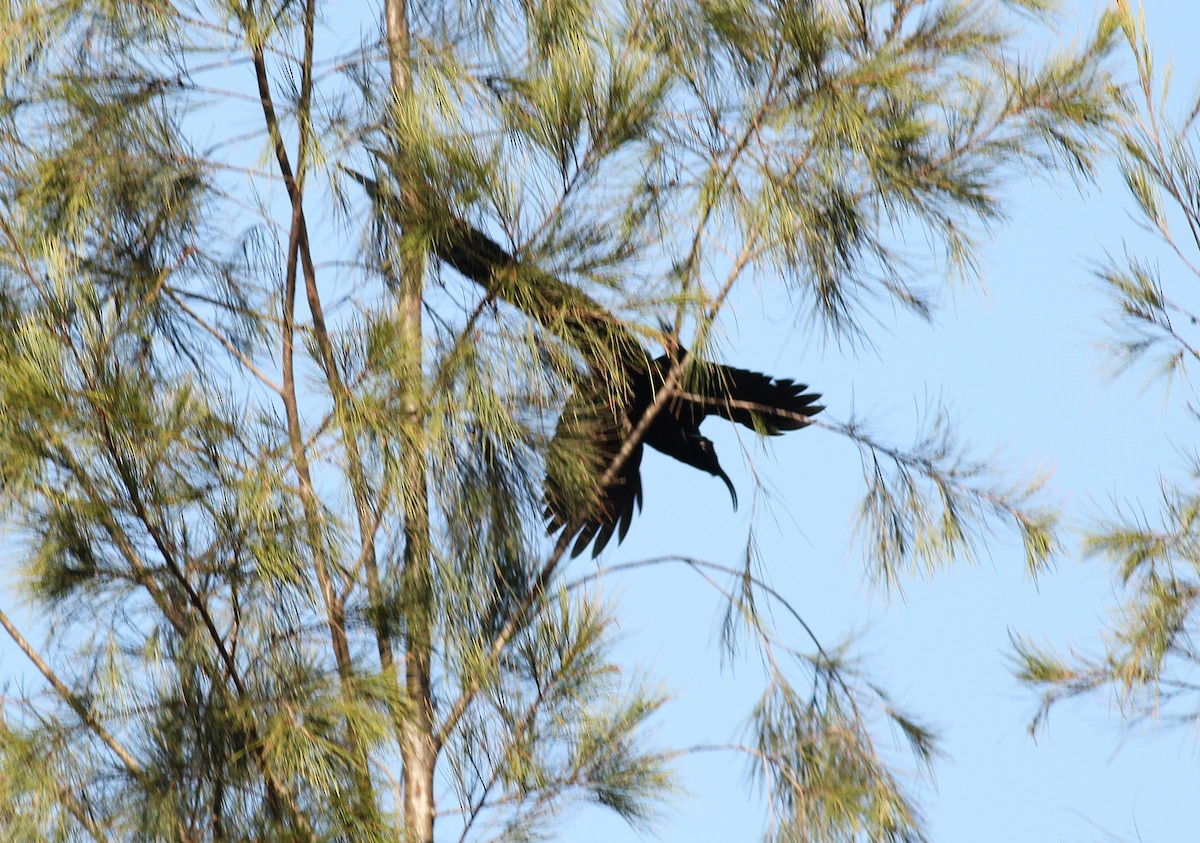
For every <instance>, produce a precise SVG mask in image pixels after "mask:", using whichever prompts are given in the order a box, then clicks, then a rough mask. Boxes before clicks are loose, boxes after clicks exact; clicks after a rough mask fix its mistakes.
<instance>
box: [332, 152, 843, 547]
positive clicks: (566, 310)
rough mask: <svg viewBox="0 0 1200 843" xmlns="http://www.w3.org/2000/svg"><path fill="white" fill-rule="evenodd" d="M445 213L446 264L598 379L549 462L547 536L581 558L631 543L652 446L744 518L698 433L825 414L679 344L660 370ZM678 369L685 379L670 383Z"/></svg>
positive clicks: (800, 421)
mask: <svg viewBox="0 0 1200 843" xmlns="http://www.w3.org/2000/svg"><path fill="white" fill-rule="evenodd" d="M342 169H343V170H345V172H346V173H347V174H348V175H349V176H350V177H351V178H352V179H354V180H355V181H357V182H358V183H359V184H361V185H362V186H363V187H364V188H365V189H366V190H367V193H368V194H369V195H370V196H371V197H372V198H373V199H374V200H376V201H379V202H382V203H384V204H385V205H386V204H389V203H392V204H393V205H394V204H395V202H396V199H395V197H392V196H390V195H389V194H387V193H386V191H382V190H381V189H380V184H379V183H378V182H377V181H376V180H375V179H373V178H371V177H369V176H366V175H363V174H362V173H359V172H357V171H355V170H352V169H349V168H347V167H343V168H342ZM440 210H441V212H440V213H439V214H437V215H435V217H434V218H433V219H434V220H435V222H436V223H437V225H436V226H434V227H433V230H434V232H435V234H436V236H435V237H433V239H432V242H431V245H432V247H433V251H434V253H435V254H436V255H437V256H438V258H439V259H441V260H442V261H444V262H445V263H447V264H449V265H450V266H452V267H454V268H455V270H457V271H458V272H459V273H461V274H462V275H463V276H464V277H466V278H469V279H471V280H472V281H474V282H475V283H476V284H478V285H479V286H480V287H481V288H483V289H484V290H486V291H487V292H488V293H489V295H491V296H493V297H495V298H497V299H500V300H503V301H507V302H509V303H511V304H513V305H514V306H516V307H517V308H519V309H520V310H522V311H523V312H524V313H525V314H526V316H528V317H529V318H530V319H532V320H533V321H535V322H537V323H538V324H540V325H541V326H542V327H543V328H544V329H545V330H547V331H548V332H550V333H553V334H555V335H557V336H559V337H560V338H561V339H563V340H565V341H567V342H568V343H570V344H571V345H572V346H574V347H575V350H576V351H578V352H579V354H580V356H581V357H582V358H583V361H584V363H585V364H586V365H587V367H588V370H589V375H588V376H587V377H586V378H584V379H583V380H582V381H581V382H580V383H578V384H576V386H575V390H574V392H573V393H572V394H571V396H570V397H569V398H568V399H567V402H566V405H565V406H564V407H563V411H562V415H561V416H560V417H559V420H558V426H557V428H556V430H555V433H554V438H553V439H552V440H551V442H550V447H549V449H548V451H547V454H546V482H545V491H544V497H545V504H546V506H545V510H544V516H545V519H546V522H547V530H548V532H549V533H550V534H551V535H554V534H556V533H558V532H560V531H562V532H563V533H564V534H565V535H566V540H567V541H573V546H572V548H571V556H578V555H579V554H581V553H583V551H584V550H586V549H587V546H588V545H589V544H591V543H592V542H593V540H594V541H595V544H594V546H593V548H592V555H593V556H595V555H596V554H598V553H599V552H600V551H601V550H603V549H604V547H605V546H606V545H607V544H608V542H609V541H610V540H611V539H612V537H613V534H614V533H616V534H617V541H620V540H621V539H623V538H625V534H626V533H627V532H628V531H629V525H630V523H631V522H632V521H633V513H634V510H635V509H640V508H641V505H642V477H641V462H642V450H643V447H644V446H645V445H649V446H650V447H651V448H654V449H655V450H657V451H661V452H662V453H664V454H666V455H667V456H669V457H673V458H675V459H677V460H679V461H680V462H682V463H686V464H687V465H690V466H693V467H695V468H698V469H700V470H701V471H705V472H707V473H709V474H711V475H713V476H715V477H719V478H721V480H722V481H723V482H724V483H725V485H726V486H727V487H728V488H729V494H730V497H732V498H733V505H734V508H735V509H736V508H737V490H736V489H734V487H733V483H732V481H730V479H729V476H728V475H727V474H726V473H725V471H724V470H723V469H722V468H721V463H720V461H719V460H718V459H717V454H716V452H715V451H714V450H713V444H712V442H711V441H710V440H709V439H707V438H706V437H704V436H703V435H702V434H701V433H700V424H701V423H702V422H703V421H704V420H705V419H706V418H708V417H709V416H720V417H721V418H723V419H728V420H729V421H732V422H737V423H738V424H741V425H744V426H746V427H748V428H750V429H752V430H755V431H757V432H759V433H762V434H766V435H777V434H779V433H782V432H783V431H785V430H798V429H800V428H802V427H806V426H807V425H808V424H810V423H811V421H812V417H813V416H815V415H816V414H817V413H819V412H821V410H823V409H825V408H824V407H822V406H821V405H820V404H818V403H816V402H817V400H818V399H819V398H820V397H821V396H820V395H819V394H817V393H813V392H807V391H806V390H807V389H808V387H807V386H805V385H804V384H798V383H795V382H794V381H791V380H787V379H783V378H772V377H769V376H767V375H762V374H759V373H757V372H750V371H747V370H746V369H737V368H734V367H732V366H723V365H721V364H719V363H710V362H705V361H703V360H699V359H694V358H692V359H689V355H688V353H687V351H686V350H685V349H683V348H682V347H681V346H679V345H678V344H677V343H675V342H671V341H669V342H668V343H667V345H668V348H667V353H666V354H664V355H662V356H660V357H656V358H653V359H652V358H651V357H650V355H649V354H648V353H647V352H646V351H645V349H644V348H643V346H642V344H641V342H640V341H639V340H638V339H637V337H636V336H635V335H634V334H633V333H632V332H631V331H629V329H628V328H627V327H626V326H625V325H623V324H622V323H621V321H620V320H619V319H617V318H616V317H615V316H614V315H613V314H612V313H610V312H609V311H608V310H607V309H606V308H604V306H603V305H601V304H600V303H599V302H598V301H596V300H594V299H593V298H591V297H590V296H588V295H587V293H585V292H584V291H583V290H581V289H579V288H578V287H576V286H574V285H572V284H568V283H566V282H564V281H562V280H561V279H559V278H557V277H555V276H554V275H553V274H551V273H549V272H546V271H544V270H542V269H541V268H540V267H538V266H536V265H535V264H533V263H531V262H530V261H527V260H523V259H519V258H517V257H516V256H514V255H513V254H512V253H510V252H509V251H508V250H506V249H505V248H504V247H503V246H501V245H500V244H499V243H497V242H496V241H495V240H493V239H492V238H491V237H489V236H488V235H487V234H486V233H485V232H483V231H481V230H480V229H478V228H476V227H475V226H474V225H472V224H471V223H469V222H468V221H466V220H464V219H462V218H460V217H458V216H456V215H455V214H454V213H453V212H452V211H451V209H450V208H449V207H445V208H442V209H440ZM664 333H666V332H664ZM677 368H679V369H680V371H679V372H678V373H676V374H677V375H678V376H677V377H672V373H673V372H674V370H676V369H677ZM669 381H670V385H668V382H669ZM664 388H667V389H669V390H670V392H671V394H670V395H668V396H667V397H666V398H665V401H664V402H663V404H662V406H661V407H659V408H658V409H657V411H656V413H655V415H654V417H653V418H652V419H651V421H650V422H649V424H648V425H647V427H646V429H645V430H644V431H642V432H641V438H640V440H639V441H636V442H635V444H634V445H633V446H632V448H631V449H630V450H629V453H628V455H627V457H626V458H625V460H624V461H623V462H622V463H621V464H620V466H619V467H618V468H617V470H616V471H615V472H613V476H612V477H611V478H609V479H607V481H606V482H605V483H604V484H603V488H601V487H600V481H601V480H604V479H605V475H606V474H608V473H609V467H610V466H611V465H612V464H613V463H614V461H615V460H616V459H617V457H618V456H619V455H620V454H621V452H622V450H623V449H625V447H626V443H627V442H629V441H630V439H631V438H632V437H634V433H635V431H636V430H637V428H638V427H639V423H640V422H641V420H642V418H643V417H644V416H645V414H646V413H647V411H649V410H650V409H651V408H652V407H653V406H654V405H655V403H656V400H657V396H658V393H659V392H660V391H661V390H662V389H664Z"/></svg>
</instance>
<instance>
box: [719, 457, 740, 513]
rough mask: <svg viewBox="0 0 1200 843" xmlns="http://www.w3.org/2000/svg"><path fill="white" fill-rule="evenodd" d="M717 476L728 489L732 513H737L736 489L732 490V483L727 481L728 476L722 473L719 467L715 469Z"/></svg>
mask: <svg viewBox="0 0 1200 843" xmlns="http://www.w3.org/2000/svg"><path fill="white" fill-rule="evenodd" d="M717 476H718V477H720V478H721V479H722V480H724V481H725V485H726V487H728V489H729V497H731V498H733V509H734V512H736V511H737V489H735V488H733V481H732V480H730V479H729V475H728V474H726V473H725V472H724V471H722V470H721V468H720V467H719V466H718V467H717Z"/></svg>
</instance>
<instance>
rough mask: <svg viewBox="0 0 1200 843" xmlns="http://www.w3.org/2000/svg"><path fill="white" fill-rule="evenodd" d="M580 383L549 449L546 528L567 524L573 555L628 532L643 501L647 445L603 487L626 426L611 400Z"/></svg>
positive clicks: (551, 530) (554, 530) (552, 530)
mask: <svg viewBox="0 0 1200 843" xmlns="http://www.w3.org/2000/svg"><path fill="white" fill-rule="evenodd" d="M591 391H592V390H589V389H588V385H587V384H583V385H581V386H580V387H579V388H578V389H577V390H576V391H575V393H573V394H572V395H571V397H570V398H569V399H568V400H567V403H566V406H564V407H563V412H562V415H561V416H560V417H559V420H558V427H557V428H556V429H555V431H554V438H553V439H552V440H551V441H550V447H549V450H548V451H547V453H546V487H545V499H546V509H545V512H544V515H545V518H546V532H547V533H548V534H550V535H554V534H555V533H557V532H558V531H560V530H565V531H566V533H567V538H568V539H569V540H574V545H573V546H572V548H571V556H578V555H579V554H581V553H583V551H584V550H585V549H586V548H587V546H588V544H589V543H591V542H592V540H593V539H595V545H594V546H593V548H592V555H593V556H596V555H597V554H599V553H600V551H601V550H603V549H604V547H605V545H607V544H608V542H609V540H610V539H611V538H612V536H613V533H617V536H618V538H617V540H618V541H620V540H621V539H624V538H625V534H626V533H627V532H629V525H630V524H631V523H632V521H633V513H634V511H635V510H640V509H641V507H642V476H641V463H642V446H641V445H640V444H639V445H638V446H637V447H636V448H634V449H633V452H632V453H630V455H629V458H628V459H627V460H625V462H624V463H623V464H622V465H621V468H620V469H619V470H618V471H617V474H616V475H615V476H614V477H613V479H612V481H611V482H610V483H608V484H607V485H605V486H604V487H603V488H599V487H598V486H597V481H598V480H599V479H600V478H601V477H602V476H603V475H604V473H605V472H606V471H607V470H608V467H609V466H610V465H611V464H612V462H613V460H614V459H616V457H617V454H618V453H620V450H621V444H622V442H623V441H624V440H623V436H622V427H621V424H620V421H619V419H618V418H617V416H616V415H615V414H614V413H613V412H612V409H611V407H610V405H609V404H607V403H606V402H605V401H604V400H602V399H601V398H600V397H599V396H594V395H590V394H588V393H589V392H591Z"/></svg>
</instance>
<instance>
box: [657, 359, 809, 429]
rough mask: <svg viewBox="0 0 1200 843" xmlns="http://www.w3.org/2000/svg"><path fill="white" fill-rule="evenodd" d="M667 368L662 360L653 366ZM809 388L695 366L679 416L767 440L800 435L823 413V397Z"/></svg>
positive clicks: (742, 372)
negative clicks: (719, 422)
mask: <svg viewBox="0 0 1200 843" xmlns="http://www.w3.org/2000/svg"><path fill="white" fill-rule="evenodd" d="M655 362H656V363H658V364H659V365H660V366H666V367H669V366H670V359H669V358H667V357H666V356H664V357H660V358H659V359H658V360H657V361H655ZM807 389H808V386H807V384H802V383H796V382H795V381H793V380H791V379H790V378H772V377H770V376H768V375H763V374H759V373H758V372H751V371H749V370H747V369H738V368H735V367H733V366H723V365H721V364H720V363H708V362H705V361H702V360H697V361H695V363H694V364H693V365H692V368H691V371H689V372H688V373H687V378H686V380H685V382H684V387H683V398H684V400H683V401H681V402H680V405H681V406H680V408H679V410H678V413H679V414H680V415H681V416H685V415H686V416H690V420H691V421H692V422H693V423H694V424H697V425H698V424H699V423H700V422H701V421H703V420H704V417H705V416H720V417H721V418H723V419H728V420H729V421H732V422H737V423H738V424H740V425H744V426H746V427H748V428H750V429H751V430H755V431H758V432H759V433H763V434H767V435H770V436H774V435H777V434H779V433H782V432H783V431H785V430H799V429H800V428H802V427H805V426H807V425H808V424H809V423H810V421H811V419H812V417H813V416H815V415H816V414H817V413H819V412H821V411H822V410H824V409H825V407H824V406H822V405H821V404H818V403H817V401H819V400H820V398H821V395H820V393H817V392H808V391H807Z"/></svg>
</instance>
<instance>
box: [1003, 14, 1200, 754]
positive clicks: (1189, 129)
mask: <svg viewBox="0 0 1200 843" xmlns="http://www.w3.org/2000/svg"><path fill="white" fill-rule="evenodd" d="M1118 23H1119V26H1120V29H1121V31H1122V32H1123V34H1124V36H1125V38H1126V40H1127V42H1128V45H1129V47H1130V48H1131V52H1132V54H1133V57H1134V58H1135V60H1136V64H1137V71H1138V84H1137V86H1136V94H1137V96H1136V99H1133V100H1131V101H1130V102H1129V103H1127V105H1128V108H1129V113H1128V119H1127V121H1126V122H1125V124H1124V127H1123V129H1122V130H1121V132H1120V133H1119V136H1118V139H1117V140H1118V149H1119V152H1120V154H1121V172H1122V174H1123V176H1124V178H1125V183H1126V186H1127V187H1128V188H1129V191H1130V194H1131V196H1132V197H1133V200H1134V205H1135V208H1136V210H1137V212H1138V214H1139V215H1140V221H1141V222H1142V224H1143V225H1144V226H1145V227H1146V228H1147V229H1148V230H1149V231H1150V232H1152V233H1154V234H1156V235H1158V237H1159V239H1160V240H1161V242H1162V243H1164V244H1165V245H1166V246H1167V247H1168V251H1169V252H1170V253H1173V255H1174V256H1175V258H1177V260H1175V261H1174V262H1173V267H1174V271H1173V272H1172V273H1171V275H1170V276H1165V275H1164V274H1163V273H1162V272H1161V271H1160V269H1159V267H1158V266H1157V265H1156V264H1154V263H1152V262H1150V261H1149V260H1147V259H1145V258H1142V257H1139V256H1137V255H1129V254H1126V255H1124V256H1120V257H1118V256H1113V255H1110V256H1109V257H1108V258H1107V260H1106V261H1105V262H1104V263H1103V264H1102V265H1101V266H1100V267H1099V268H1098V269H1097V276H1098V278H1099V279H1100V281H1101V282H1102V284H1103V285H1104V287H1105V288H1106V289H1107V290H1108V292H1109V294H1110V296H1111V297H1112V299H1113V303H1114V305H1115V314H1114V315H1113V317H1112V318H1111V320H1110V325H1111V327H1112V328H1113V336H1112V339H1111V351H1112V359H1113V360H1115V361H1116V362H1115V369H1116V371H1117V372H1123V371H1126V370H1128V369H1129V368H1130V367H1132V366H1134V365H1135V364H1137V363H1139V362H1141V361H1143V360H1144V359H1147V358H1148V359H1149V360H1150V362H1152V363H1153V364H1154V366H1153V369H1152V371H1153V373H1154V375H1155V376H1156V377H1157V378H1160V379H1161V380H1163V381H1164V382H1165V383H1166V385H1167V386H1168V387H1178V388H1179V389H1181V390H1182V391H1183V392H1184V394H1185V400H1186V401H1187V402H1188V406H1189V408H1191V407H1192V406H1193V404H1192V401H1193V399H1194V386H1193V381H1192V379H1191V374H1190V370H1191V369H1192V368H1193V367H1194V365H1195V362H1196V360H1197V359H1200V358H1198V355H1197V351H1196V348H1195V339H1194V337H1193V335H1194V333H1195V330H1194V328H1195V325H1196V323H1197V316H1196V315H1195V314H1196V311H1195V308H1194V306H1193V305H1190V304H1189V303H1188V301H1189V296H1188V294H1187V292H1186V290H1185V288H1184V286H1183V285H1181V284H1180V282H1179V280H1178V279H1177V278H1176V275H1177V274H1178V273H1180V272H1182V273H1183V275H1184V276H1187V275H1189V274H1190V275H1193V276H1194V275H1196V274H1197V265H1196V256H1197V242H1198V241H1197V239H1196V235H1197V232H1198V231H1200V214H1198V208H1200V204H1198V203H1197V199H1198V198H1200V161H1198V160H1197V157H1196V152H1195V148H1194V135H1195V118H1196V114H1197V112H1196V111H1195V109H1192V110H1190V111H1188V112H1187V113H1186V118H1185V119H1184V120H1183V121H1182V122H1181V123H1179V124H1174V123H1172V122H1171V120H1170V119H1169V118H1168V117H1167V114H1166V111H1165V109H1166V103H1167V93H1168V85H1167V82H1166V81H1163V82H1162V85H1161V89H1159V88H1158V85H1159V82H1158V80H1157V78H1156V75H1155V72H1154V64H1153V57H1152V54H1151V51H1150V46H1149V43H1148V41H1147V39H1146V32H1145V25H1144V21H1143V20H1142V19H1141V16H1140V13H1139V14H1138V15H1135V14H1134V12H1133V11H1132V10H1131V9H1129V8H1128V5H1123V6H1122V11H1121V13H1120V15H1119V18H1118ZM1188 469H1189V471H1188V478H1187V480H1186V481H1185V482H1182V483H1175V482H1169V481H1167V480H1165V479H1164V480H1163V481H1162V489H1163V493H1162V501H1161V504H1160V507H1159V515H1158V518H1157V519H1156V520H1157V521H1158V523H1157V524H1154V523H1152V522H1151V519H1150V517H1149V516H1147V515H1146V514H1144V512H1143V511H1142V510H1140V509H1134V508H1131V507H1128V506H1125V507H1122V506H1118V507H1116V508H1115V511H1114V512H1113V514H1112V515H1111V516H1110V517H1109V518H1107V519H1105V520H1104V521H1103V522H1102V523H1098V524H1095V525H1092V526H1091V527H1090V528H1089V529H1088V531H1087V533H1086V535H1085V543H1084V549H1085V551H1086V553H1087V554H1088V555H1089V556H1090V557H1093V558H1097V559H1100V560H1102V561H1104V562H1105V563H1106V564H1107V565H1110V566H1111V567H1112V569H1113V572H1114V574H1115V577H1116V580H1117V582H1118V584H1119V588H1120V589H1121V592H1120V593H1121V605H1120V607H1119V609H1118V611H1117V613H1116V615H1115V618H1114V620H1113V622H1112V623H1111V624H1110V625H1109V626H1108V628H1107V629H1106V630H1105V638H1104V643H1103V647H1102V652H1100V653H1098V654H1088V653H1083V652H1078V651H1075V650H1072V651H1070V652H1069V653H1065V654H1064V653H1059V652H1056V651H1054V650H1053V649H1051V648H1050V647H1049V646H1045V645H1036V644H1034V643H1033V642H1031V641H1029V640H1028V639H1025V638H1021V637H1016V638H1014V647H1015V671H1016V674H1017V676H1018V678H1019V679H1020V680H1021V681H1023V682H1025V683H1026V684H1027V685H1029V686H1030V687H1031V688H1033V689H1035V690H1036V691H1037V692H1038V693H1039V694H1040V695H1041V705H1040V707H1039V709H1038V712H1037V715H1036V716H1035V718H1034V720H1033V723H1032V726H1031V728H1032V729H1033V730H1036V729H1037V728H1039V727H1040V726H1042V725H1043V724H1044V723H1045V722H1046V719H1047V716H1048V714H1049V712H1050V710H1051V709H1052V708H1053V706H1054V705H1055V704H1056V703H1058V702H1060V701H1061V700H1064V699H1068V698H1072V697H1077V696H1083V695H1092V694H1105V695H1107V696H1110V697H1111V698H1112V699H1113V700H1114V701H1115V702H1116V703H1117V704H1118V705H1119V707H1120V710H1121V712H1122V714H1123V715H1124V717H1125V719H1126V720H1127V722H1131V723H1132V722H1137V721H1140V720H1142V719H1144V718H1153V719H1156V720H1161V721H1165V722H1168V723H1179V724H1191V723H1193V722H1194V720H1195V717H1196V713H1197V711H1200V700H1198V698H1197V696H1196V684H1195V683H1196V676H1197V668H1198V666H1200V662H1198V661H1197V653H1196V650H1195V646H1194V643H1193V639H1194V636H1195V634H1196V626H1197V623H1198V621H1200V541H1198V539H1197V536H1198V535H1200V532H1198V530H1197V527H1198V526H1200V496H1198V495H1197V492H1196V481H1197V479H1198V478H1200V461H1197V459H1196V458H1195V457H1194V456H1192V457H1190V458H1189V466H1188Z"/></svg>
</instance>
